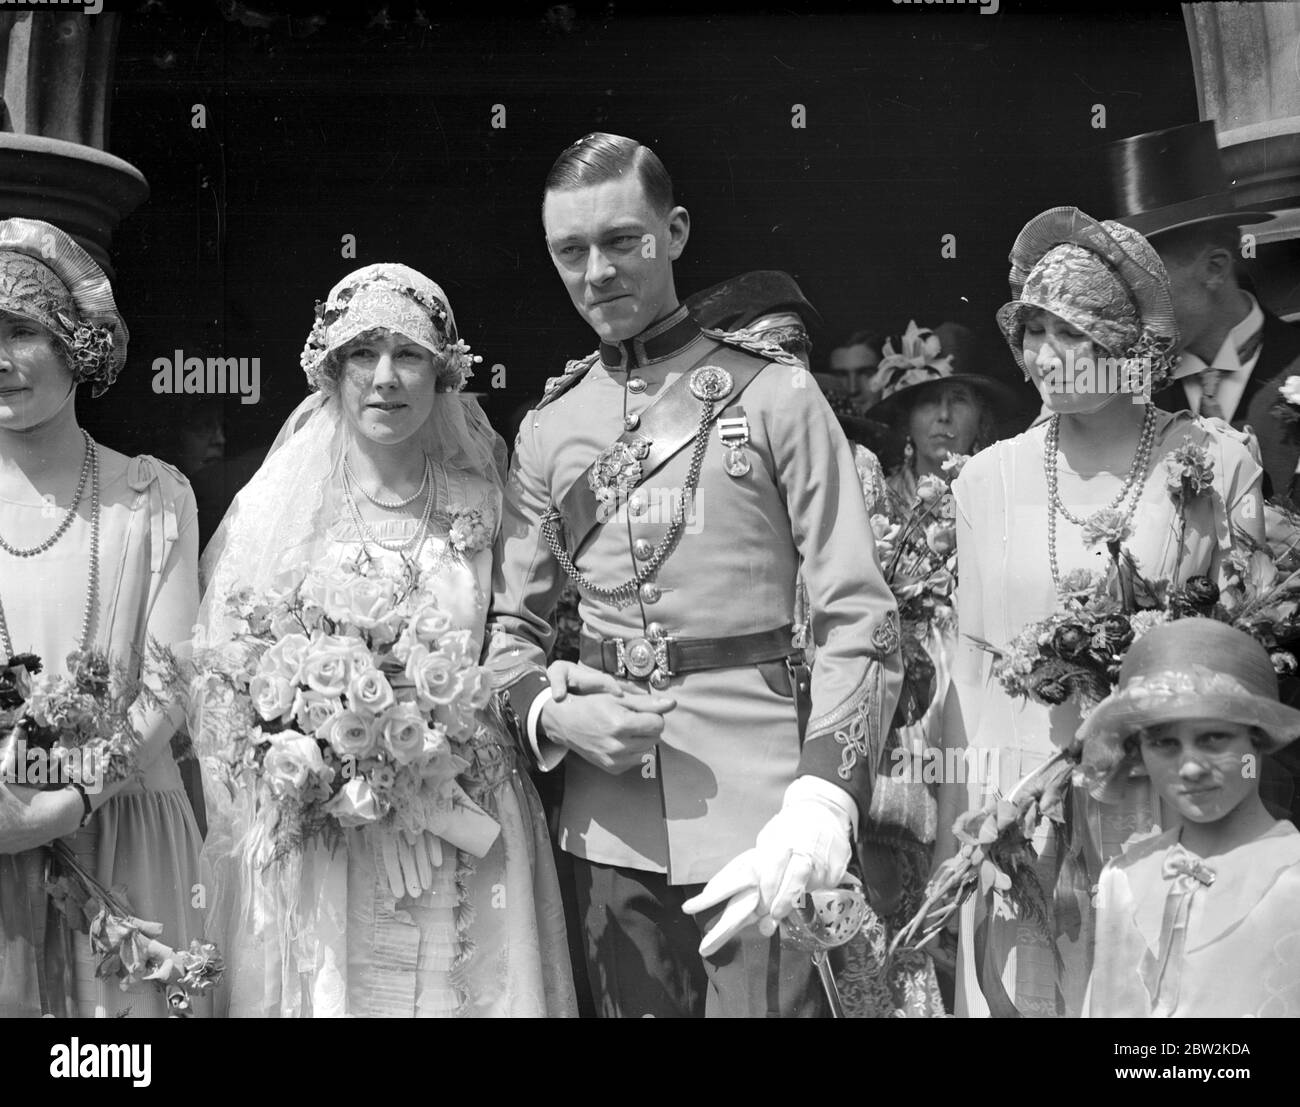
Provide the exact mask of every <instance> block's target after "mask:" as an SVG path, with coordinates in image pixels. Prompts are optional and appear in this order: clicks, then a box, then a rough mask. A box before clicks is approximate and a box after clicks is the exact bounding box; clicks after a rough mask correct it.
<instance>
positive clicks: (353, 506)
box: [343, 454, 434, 554]
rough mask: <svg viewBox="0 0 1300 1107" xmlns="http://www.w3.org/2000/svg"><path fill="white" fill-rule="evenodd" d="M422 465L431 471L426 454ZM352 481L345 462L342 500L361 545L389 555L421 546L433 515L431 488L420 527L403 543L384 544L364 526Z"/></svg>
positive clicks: (432, 490) (425, 502)
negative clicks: (366, 545)
mask: <svg viewBox="0 0 1300 1107" xmlns="http://www.w3.org/2000/svg"><path fill="white" fill-rule="evenodd" d="M424 463H425V467H426V471H427V470H429V469H431V463H430V461H429V455H428V454H425V457H424ZM354 479H355V478H353V477H352V475H351V470H350V469H349V468H348V466H347V464H346V461H345V464H344V466H343V499H344V500H345V501H346V502H347V505H348V511H349V513H350V514H351V516H352V523H353V525H354V526H355V527H356V528H357V533H358V534H360V535H361V540H362V542H363V543H365V542H368V543H371V544H372V545H375V546H379V547H380V548H381V549H385V550H388V551H389V552H391V553H400V554H404V553H406V552H407V551H408V550H411V549H413V548H414V547H415V546H416V544H417V543H419V544H423V542H424V539H425V536H426V535H427V534H428V526H429V518H430V516H432V515H433V501H434V489H433V488H432V487H429V491H428V495H427V496H426V498H425V501H424V514H423V515H421V516H420V525H419V526H417V527H416V528H415V533H414V534H412V535H411V537H410V538H408V539H406V540H405V541H403V542H385V541H384V540H383V539H382V538H379V537H378V536H376V535H375V533H374V531H372V530H371V529H370V528H369V527H368V526H367V525H366V521H365V520H364V519H362V518H361V509H360V508H359V507H357V501H356V497H355V496H353V495H352V482H353V480H354ZM380 506H383V505H380Z"/></svg>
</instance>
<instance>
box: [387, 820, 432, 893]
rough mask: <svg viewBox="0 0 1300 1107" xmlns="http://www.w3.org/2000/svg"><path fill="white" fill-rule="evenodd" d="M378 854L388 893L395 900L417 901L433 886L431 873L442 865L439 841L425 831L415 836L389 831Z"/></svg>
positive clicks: (403, 832)
mask: <svg viewBox="0 0 1300 1107" xmlns="http://www.w3.org/2000/svg"><path fill="white" fill-rule="evenodd" d="M380 852H381V853H382V854H383V858H384V868H385V870H386V871H387V873H388V887H389V890H390V891H391V892H392V893H393V895H394V896H395V897H396V898H397V899H401V898H402V897H403V896H410V897H411V898H412V899H418V898H419V897H420V896H421V895H423V894H424V893H425V892H427V891H428V890H429V889H430V888H431V887H432V886H433V870H434V869H436V868H437V867H438V866H439V865H441V864H442V842H441V841H440V840H439V839H438V837H437V836H436V835H433V834H430V833H429V832H428V831H427V830H425V831H421V832H420V833H418V834H408V833H406V832H405V831H396V830H390V831H388V832H386V833H385V834H384V836H383V840H382V845H381V849H380Z"/></svg>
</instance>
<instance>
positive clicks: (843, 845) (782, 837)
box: [682, 776, 858, 957]
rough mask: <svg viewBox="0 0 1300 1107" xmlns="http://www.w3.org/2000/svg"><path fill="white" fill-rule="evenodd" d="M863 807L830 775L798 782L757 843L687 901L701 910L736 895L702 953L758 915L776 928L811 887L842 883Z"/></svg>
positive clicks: (764, 926) (762, 927) (764, 928)
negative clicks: (831, 779)
mask: <svg viewBox="0 0 1300 1107" xmlns="http://www.w3.org/2000/svg"><path fill="white" fill-rule="evenodd" d="M857 814H858V812H857V804H856V803H855V802H854V800H853V797H852V796H850V795H849V794H848V793H847V792H845V791H844V790H843V789H842V788H838V787H836V786H835V785H834V784H831V783H830V782H829V781H826V780H822V779H820V778H818V777H813V776H801V777H799V778H798V779H797V780H796V781H795V782H794V783H793V784H791V785H790V787H789V788H787V789H786V791H785V798H784V800H783V801H782V804H781V810H780V811H778V812H777V813H776V814H775V815H773V816H772V818H771V819H770V820H768V823H767V825H766V826H764V827H763V829H762V830H760V831H759V832H758V838H757V839H756V841H755V844H754V848H753V849H748V850H746V851H745V852H744V853H742V854H741V855H740V856H739V857H737V858H735V859H734V860H732V861H730V862H729V863H728V864H726V865H725V866H724V867H723V868H722V869H721V871H720V872H719V873H718V874H717V875H716V876H715V877H714V878H713V879H712V880H710V881H709V882H708V884H706V885H705V886H704V890H703V891H702V892H701V893H700V894H699V895H698V896H695V897H693V898H692V899H689V900H687V901H686V903H684V904H683V905H682V909H683V910H684V911H685V912H686V913H687V914H688V915H695V914H698V913H699V912H701V911H704V910H707V909H708V908H710V907H713V906H714V905H715V904H719V903H721V902H722V901H723V900H724V899H730V901H731V902H730V903H728V904H727V906H726V908H725V909H724V910H723V912H722V914H721V916H719V918H718V921H717V922H716V923H714V924H713V927H712V928H711V929H710V930H709V932H708V933H707V934H706V935H705V936H704V940H703V941H702V942H701V943H700V956H702V957H708V956H709V955H710V954H712V953H715V952H716V951H717V950H719V949H721V948H722V947H723V946H724V945H726V944H727V943H728V942H729V941H731V939H732V938H734V937H735V936H736V935H737V934H738V933H739V932H740V931H741V930H743V929H744V928H745V927H747V926H749V925H750V924H751V923H754V922H757V923H758V928H759V931H760V932H761V933H763V934H771V933H773V932H774V931H775V930H776V927H777V924H778V923H779V922H780V921H781V920H782V919H783V918H785V917H786V915H788V914H789V913H790V912H791V911H792V910H793V909H794V905H795V901H796V900H798V898H799V897H800V896H802V895H803V894H804V893H805V892H813V891H817V890H819V889H821V888H834V887H836V886H837V885H838V884H839V883H840V881H842V880H843V879H844V873H845V870H846V869H847V868H848V864H849V853H850V845H849V843H850V839H851V837H852V834H853V830H854V827H855V826H856V824H857Z"/></svg>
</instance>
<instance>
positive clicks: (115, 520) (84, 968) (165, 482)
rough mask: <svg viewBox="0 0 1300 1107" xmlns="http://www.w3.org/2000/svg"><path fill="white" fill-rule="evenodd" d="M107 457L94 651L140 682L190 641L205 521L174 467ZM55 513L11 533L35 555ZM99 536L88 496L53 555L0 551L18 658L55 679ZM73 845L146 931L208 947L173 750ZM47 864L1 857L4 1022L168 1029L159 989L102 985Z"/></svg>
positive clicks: (20, 506)
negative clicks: (151, 666) (153, 648)
mask: <svg viewBox="0 0 1300 1107" xmlns="http://www.w3.org/2000/svg"><path fill="white" fill-rule="evenodd" d="M97 448H98V450H99V461H100V504H101V507H100V537H99V558H100V561H99V564H100V570H99V572H100V578H99V600H98V604H97V605H96V612H95V621H94V624H93V637H92V646H97V647H99V648H101V649H106V650H107V651H108V653H109V655H110V657H111V658H113V659H114V660H116V661H120V662H123V663H126V664H127V665H129V666H133V667H134V668H135V671H136V672H138V666H139V662H140V659H141V657H142V656H143V655H144V651H145V647H146V644H147V639H148V638H149V637H153V638H155V639H157V640H158V641H160V642H164V643H169V644H172V645H175V644H179V643H181V642H185V641H188V640H189V638H190V635H191V632H192V629H193V625H194V616H195V613H196V611H197V607H198V551H197V545H198V515H197V511H196V509H195V505H194V495H193V493H192V492H191V491H190V486H189V483H188V482H187V481H186V480H185V478H184V477H183V476H181V474H180V473H179V472H178V471H177V470H175V469H173V468H172V467H171V466H169V465H166V464H165V463H163V462H160V461H158V460H156V459H154V458H152V457H148V456H143V455H142V456H140V457H134V458H128V457H125V456H123V455H122V454H119V453H116V452H114V451H112V450H107V449H104V448H103V447H102V446H101V447H97ZM54 506H55V509H56V511H57V515H56V516H55V518H54V520H53V521H51V520H50V519H49V515H50V510H49V506H48V505H47V504H43V503H31V502H13V501H9V500H4V499H0V534H4V535H5V536H6V537H8V538H10V540H11V541H20V542H25V543H27V542H28V538H27V536H37V535H45V534H49V533H50V532H51V531H52V530H53V529H54V526H56V525H57V519H58V518H59V517H61V515H62V512H63V511H64V510H66V508H67V505H66V504H55V505H54ZM90 532H91V525H90V497H89V495H87V496H86V497H85V498H84V499H83V501H82V504H81V507H80V508H79V510H78V513H77V516H76V518H75V519H74V520H73V523H72V525H71V527H70V528H69V530H68V531H67V533H66V534H64V535H63V537H62V538H61V539H60V540H59V541H58V542H56V543H55V544H54V545H53V546H52V547H51V548H50V549H49V550H47V551H45V552H44V553H42V554H40V555H39V556H36V557H32V558H16V557H11V556H10V555H8V554H6V553H4V552H3V551H0V602H3V603H4V611H5V619H6V621H7V623H8V627H9V633H10V637H11V639H12V641H13V645H14V648H15V649H16V650H19V651H24V650H30V651H31V652H33V653H36V654H38V655H39V656H40V657H41V658H42V660H43V662H44V663H45V664H46V665H48V666H49V667H50V668H51V670H53V671H65V659H66V657H67V655H68V654H69V653H70V652H72V651H73V650H74V649H75V648H76V647H77V644H78V642H77V636H78V634H79V633H80V627H81V619H82V610H83V605H84V603H85V597H86V588H87V583H88V579H89V564H90V554H89V551H90ZM20 535H21V536H24V537H21V538H15V537H14V536H20ZM29 544H30V543H29ZM2 787H3V786H0V788H2ZM0 802H5V799H4V797H3V796H0ZM67 842H68V844H69V845H71V847H72V848H73V849H74V850H75V851H76V853H77V855H78V856H79V857H80V859H81V860H82V862H83V864H85V865H86V866H87V867H88V868H89V870H90V871H91V872H93V873H94V874H95V876H96V877H97V878H98V879H99V880H100V881H101V882H102V883H104V884H105V885H107V886H108V887H110V888H117V889H121V890H124V892H125V896H126V899H127V901H128V902H129V905H130V907H131V908H132V909H133V911H134V912H135V914H136V915H137V916H138V917H139V918H142V919H146V920H149V921H152V922H157V923H161V924H162V926H163V932H162V939H163V940H164V941H165V942H166V943H167V944H168V945H170V946H173V947H178V946H180V947H183V946H188V945H189V943H190V941H191V940H192V939H196V938H201V937H202V935H203V911H202V904H203V894H202V893H203V889H202V887H201V882H200V878H199V866H198V858H199V848H200V845H201V840H200V836H199V830H198V827H197V825H196V824H195V821H194V814H193V811H192V810H191V807H190V802H189V799H188V798H187V796H186V794H185V791H184V789H183V787H182V785H181V777H180V773H179V771H178V769H177V767H176V762H175V760H174V759H173V758H172V755H171V752H170V750H169V749H168V748H166V747H164V748H163V750H162V752H161V753H160V754H159V755H158V756H157V758H156V759H155V760H154V761H153V762H152V763H151V764H149V765H147V766H144V768H143V772H142V773H141V775H140V778H139V779H138V780H136V781H134V782H133V783H131V784H129V785H128V786H127V787H126V788H125V789H123V790H122V791H121V792H119V793H118V794H117V795H115V796H114V797H113V798H112V799H110V800H109V801H108V802H107V803H106V804H104V806H103V807H101V808H100V809H99V810H98V811H97V812H96V814H95V815H94V816H93V817H92V818H91V820H90V822H89V823H88V824H87V825H86V826H85V827H84V828H83V829H82V830H80V831H78V832H77V833H76V834H73V835H71V836H70V837H69V838H68V839H67ZM46 857H47V851H45V850H43V849H35V850H29V851H26V852H24V853H19V854H12V855H4V856H0V1015H4V1016H10V1017H12V1016H30V1017H36V1016H40V1015H42V1014H56V1015H70V1016H79V1017H110V1018H113V1017H122V1016H128V1017H165V1016H166V1014H167V1013H168V1012H167V1008H166V1004H165V1002H164V1000H163V996H162V993H161V992H160V991H159V990H158V989H157V988H156V987H154V986H152V985H141V986H137V987H136V988H134V989H133V990H131V991H122V990H121V988H120V987H119V986H118V984H117V982H116V981H103V980H98V979H96V977H95V960H94V958H92V956H91V952H90V946H89V941H88V939H87V937H86V935H85V934H84V933H80V932H77V933H73V934H71V935H69V933H68V931H67V928H66V926H65V925H64V922H63V918H62V915H61V914H60V913H59V912H58V911H57V909H56V908H55V907H54V906H53V905H52V903H51V902H50V900H49V897H48V896H47V895H46V893H45V890H44V878H45V859H46Z"/></svg>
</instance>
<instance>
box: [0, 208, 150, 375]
mask: <svg viewBox="0 0 1300 1107" xmlns="http://www.w3.org/2000/svg"><path fill="white" fill-rule="evenodd" d="M0 310H3V311H8V312H11V313H13V314H15V315H21V316H22V317H23V318H25V319H31V320H33V321H34V322H37V323H39V324H40V325H41V326H43V327H45V328H46V329H47V330H48V331H50V332H51V333H52V334H53V335H54V336H55V337H56V338H57V339H58V340H59V341H60V343H61V344H62V345H63V348H64V350H65V352H66V353H67V357H68V366H69V368H70V369H71V371H72V378H73V380H74V381H76V382H77V383H78V384H89V385H90V386H91V390H92V392H93V394H94V395H96V396H99V395H101V394H102V393H103V392H104V391H105V390H106V389H107V388H108V387H109V385H111V384H112V383H113V381H115V380H116V379H117V375H118V373H119V372H120V371H121V369H122V366H123V364H125V362H126V351H127V344H128V342H129V341H130V333H129V332H128V331H127V327H126V322H125V321H124V320H123V319H122V316H121V315H120V314H119V312H118V310H117V303H116V302H115V301H114V299H113V286H112V284H111V283H110V282H109V279H108V275H107V274H106V273H105V272H104V270H103V269H101V268H100V267H99V265H98V264H97V263H96V261H95V259H94V258H92V257H91V256H90V255H89V254H88V253H86V251H85V250H84V249H82V247H81V246H79V245H78V244H77V243H76V242H75V241H74V240H73V239H72V237H71V236H70V235H67V234H65V233H64V232H63V231H61V230H59V228H58V227H56V226H54V225H53V224H52V223H46V222H44V221H42V220H40V219H20V218H13V219H5V220H0Z"/></svg>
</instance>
